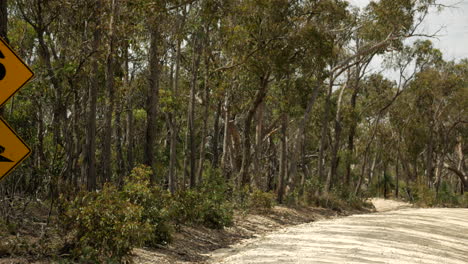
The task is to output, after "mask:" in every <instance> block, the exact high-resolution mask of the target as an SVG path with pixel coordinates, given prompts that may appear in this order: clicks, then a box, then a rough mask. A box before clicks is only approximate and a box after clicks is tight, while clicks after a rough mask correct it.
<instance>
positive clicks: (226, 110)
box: [221, 92, 230, 175]
mask: <svg viewBox="0 0 468 264" xmlns="http://www.w3.org/2000/svg"><path fill="white" fill-rule="evenodd" d="M229 118H230V116H229V95H228V93H227V92H226V95H225V96H224V132H223V155H222V156H221V169H222V170H223V171H224V172H225V173H226V167H227V159H228V153H229V141H230V133H229V121H230V120H229ZM226 175H228V174H227V173H226Z"/></svg>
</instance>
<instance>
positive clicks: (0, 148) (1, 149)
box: [0, 145, 13, 162]
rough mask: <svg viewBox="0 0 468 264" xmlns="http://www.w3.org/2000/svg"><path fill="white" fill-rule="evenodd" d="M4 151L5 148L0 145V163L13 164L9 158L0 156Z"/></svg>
mask: <svg viewBox="0 0 468 264" xmlns="http://www.w3.org/2000/svg"><path fill="white" fill-rule="evenodd" d="M4 151H5V147H3V146H2V145H0V162H13V161H12V160H10V159H9V158H6V157H3V156H2V155H1V154H2V153H3V152H4Z"/></svg>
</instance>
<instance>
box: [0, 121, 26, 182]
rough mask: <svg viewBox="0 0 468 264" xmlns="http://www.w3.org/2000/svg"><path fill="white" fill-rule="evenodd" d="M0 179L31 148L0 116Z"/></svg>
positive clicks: (22, 158) (19, 161) (23, 157)
mask: <svg viewBox="0 0 468 264" xmlns="http://www.w3.org/2000/svg"><path fill="white" fill-rule="evenodd" d="M0 135H1V137H0V180H2V178H3V177H5V176H6V175H7V174H8V173H10V172H11V171H12V170H13V169H14V168H16V166H18V165H19V164H20V163H21V162H22V161H23V160H24V159H25V158H27V157H28V156H29V153H31V149H29V147H28V146H27V145H26V144H25V143H24V141H23V140H22V139H21V138H20V137H18V135H16V133H15V132H14V131H13V129H11V127H10V126H8V124H7V123H6V122H5V121H4V120H3V119H1V118H0Z"/></svg>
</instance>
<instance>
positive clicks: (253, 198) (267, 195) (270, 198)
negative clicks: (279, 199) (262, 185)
mask: <svg viewBox="0 0 468 264" xmlns="http://www.w3.org/2000/svg"><path fill="white" fill-rule="evenodd" d="M275 202H276V197H275V194H274V193H273V192H264V191H262V190H259V189H257V188H254V190H253V191H252V193H250V195H249V198H248V207H249V209H250V210H266V211H268V210H270V209H271V208H273V206H275Z"/></svg>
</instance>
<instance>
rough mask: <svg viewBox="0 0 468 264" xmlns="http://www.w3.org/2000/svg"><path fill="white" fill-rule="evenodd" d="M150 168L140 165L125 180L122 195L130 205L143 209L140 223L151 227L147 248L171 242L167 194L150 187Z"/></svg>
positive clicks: (159, 189) (158, 188)
mask: <svg viewBox="0 0 468 264" xmlns="http://www.w3.org/2000/svg"><path fill="white" fill-rule="evenodd" d="M151 174H152V171H151V168H149V167H147V166H144V165H141V166H138V167H136V168H134V169H133V170H132V173H131V174H130V176H128V177H127V178H126V179H125V184H124V187H123V195H124V197H125V199H126V200H128V201H130V202H131V203H132V204H136V205H139V206H141V207H142V208H143V213H142V221H143V222H145V223H149V224H150V225H151V229H152V232H151V235H150V237H149V239H148V240H147V241H146V245H148V246H156V245H160V244H167V243H169V242H170V241H171V233H172V226H171V224H170V221H169V212H168V210H167V206H168V203H169V201H168V199H169V193H168V192H167V191H164V190H162V189H161V188H160V187H151V186H150V177H151Z"/></svg>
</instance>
